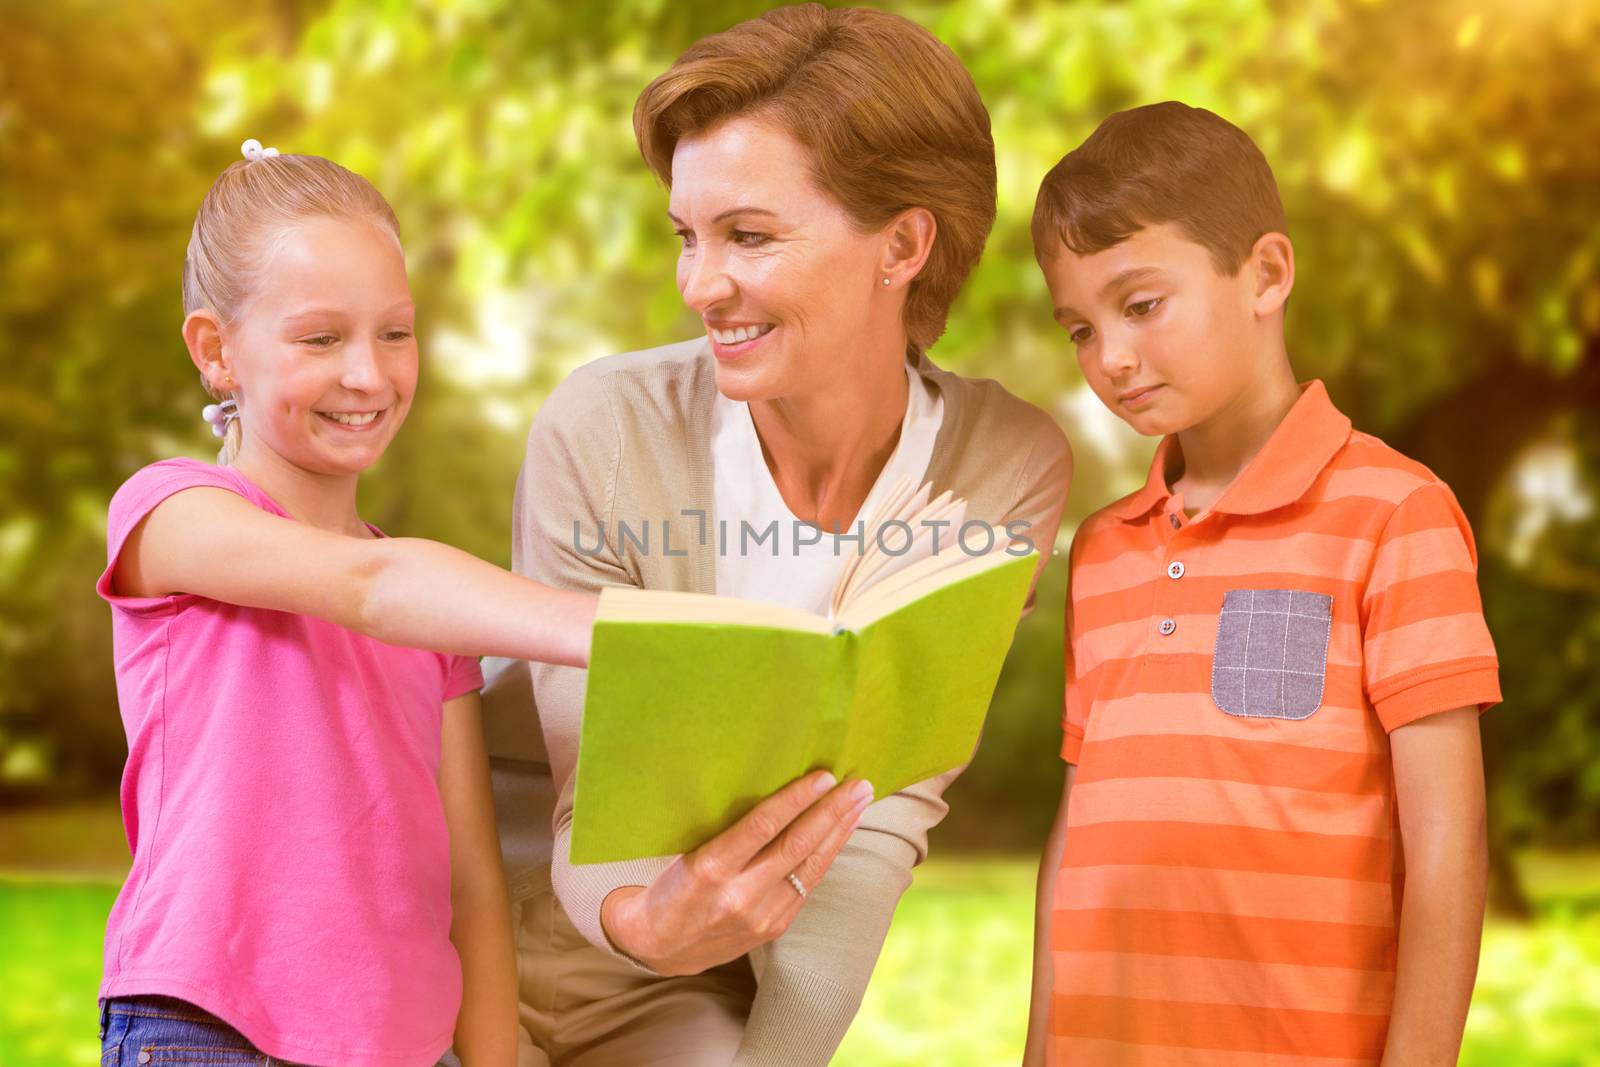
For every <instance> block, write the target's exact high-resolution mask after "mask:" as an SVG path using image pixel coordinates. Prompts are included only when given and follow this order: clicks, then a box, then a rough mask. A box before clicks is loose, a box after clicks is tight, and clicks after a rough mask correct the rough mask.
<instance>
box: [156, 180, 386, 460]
mask: <svg viewBox="0 0 1600 1067" xmlns="http://www.w3.org/2000/svg"><path fill="white" fill-rule="evenodd" d="M313 218H334V219H358V220H364V221H367V222H371V223H373V224H375V225H378V226H382V227H384V228H386V229H387V230H388V231H389V232H390V233H392V234H394V238H395V241H396V242H398V241H399V240H400V223H399V221H398V220H397V219H396V218H395V214H394V209H393V208H391V207H390V206H389V202H388V201H387V200H385V199H384V198H383V194H382V193H380V192H378V190H377V189H375V188H374V187H373V185H372V183H371V182H369V181H367V179H365V178H363V177H361V175H359V174H356V173H354V172H353V171H348V170H346V169H345V168H343V167H341V166H339V164H337V163H335V162H333V161H332V160H328V159H323V158H322V157H321V156H299V155H274V156H268V157H264V158H257V159H253V160H252V159H241V160H239V161H238V162H236V163H234V164H232V165H231V166H229V167H228V169H227V170H225V171H223V172H222V174H221V175H219V176H218V178H217V180H216V182H215V183H213V184H212V186H211V190H210V191H209V192H207V193H206V198H205V200H203V201H201V204H200V211H199V212H198V213H197V214H196V215H195V217H194V229H193V231H192V232H191V233H190V235H189V250H188V253H187V254H186V255H185V256H184V260H183V313H184V315H185V316H188V315H189V313H190V312H193V311H196V310H199V309H200V308H207V309H209V310H211V311H212V312H214V313H215V314H216V315H217V316H218V318H220V319H221V320H222V321H223V322H224V323H230V322H233V321H234V320H235V319H237V318H238V317H239V316H240V315H241V314H243V313H244V311H245V309H246V308H247V307H248V306H249V303H250V301H251V299H252V298H253V297H254V295H255V286H256V283H257V281H258V278H259V275H260V273H261V270H262V268H263V267H264V266H265V265H266V263H267V262H268V261H269V260H270V259H271V257H272V253H273V251H275V250H276V248H277V246H278V244H279V243H280V242H281V241H282V240H283V238H284V235H285V234H286V233H287V231H288V230H289V229H290V228H292V227H293V226H294V225H295V224H297V223H300V222H303V221H305V220H307V219H313ZM201 384H202V385H204V386H205V389H206V392H208V393H210V394H211V395H212V396H213V397H215V398H216V399H217V400H224V399H227V398H229V397H232V398H233V399H234V400H235V402H237V401H238V397H237V396H235V395H234V392H233V391H231V390H229V391H222V392H219V391H217V390H214V389H212V388H211V385H210V383H209V382H206V381H205V379H204V377H202V378H201ZM242 414H243V406H242V405H241V406H240V417H242ZM240 417H236V418H234V419H232V420H230V421H229V422H228V427H227V432H226V434H225V435H224V437H223V442H222V451H221V452H220V453H219V454H218V456H217V462H218V463H224V464H226V463H231V462H232V461H233V459H234V457H236V456H237V455H238V454H239V440H240V434H241V430H240Z"/></svg>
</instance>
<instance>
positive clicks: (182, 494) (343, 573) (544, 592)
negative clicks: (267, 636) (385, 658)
mask: <svg viewBox="0 0 1600 1067" xmlns="http://www.w3.org/2000/svg"><path fill="white" fill-rule="evenodd" d="M112 581H113V586H114V588H115V590H116V592H117V593H119V594H121V595H123V596H146V597H153V596H169V595H172V594H176V593H192V594H195V595H198V596H203V597H207V598H209V599H212V600H220V601H223V602H225V603H229V604H240V605H244V606H246V607H253V608H266V609H269V610H275V611H289V612H295V613H297V614H301V615H313V616H316V617H317V618H320V619H326V620H327V621H329V622H332V623H335V624H337V625H340V626H344V627H346V628H348V629H351V630H355V631H356V632H358V633H363V634H366V635H368V636H369V637H375V638H377V639H378V640H380V641H385V642H387V643H389V644H392V645H403V646H407V647H410V648H425V649H429V650H431V651H434V652H448V653H455V654H458V655H465V656H504V657H507V658H510V659H529V660H543V661H545V662H548V663H560V664H566V665H568V666H574V667H584V666H587V665H588V662H589V636H590V629H591V627H592V626H593V624H594V613H595V605H596V603H597V602H598V599H599V598H598V597H596V596H594V595H593V594H590V593H578V592H570V591H567V590H558V589H551V588H550V587H548V586H545V585H541V584H539V583H538V582H535V581H532V580H530V579H527V578H523V577H521V576H519V575H515V574H512V573H511V572H510V571H505V570H502V569H500V568H499V567H496V566H495V565H494V564H492V563H486V562H484V561H483V560H481V559H478V558H477V557H475V556H472V555H469V554H468V553H466V552H462V551H460V550H459V549H455V548H451V547H450V546H448V545H442V544H439V543H438V542H435V541H424V540H420V539H418V538H410V537H393V538H387V537H384V538H375V539H367V538H362V537H351V536H347V535H344V534H338V533H333V532H330V531H328V530H322V529H318V528H317V527H314V526H308V525H305V524H304V523H299V522H295V521H294V520H292V519H285V518H282V517H280V516H277V515H273V514H270V513H268V512H265V511H262V510H261V509H260V508H258V507H256V506H255V505H254V504H251V503H250V502H249V501H247V500H245V499H244V498H243V497H241V496H239V495H237V494H235V493H231V492H229V491H228V490H226V489H220V488H214V487H211V486H196V487H193V488H189V489H183V490H180V491H178V492H176V493H173V494H172V495H171V496H169V497H167V498H166V499H165V500H163V501H162V502H161V503H160V504H157V505H156V506H155V508H153V509H152V510H151V512H150V514H149V515H147V516H146V517H145V518H144V520H143V521H142V522H141V523H140V524H139V525H138V527H136V528H135V529H134V531H133V533H132V534H130V535H129V536H128V539H127V541H126V542H125V544H124V546H123V549H122V552H121V553H120V555H119V556H118V562H117V568H116V572H115V574H114V576H113V579H112Z"/></svg>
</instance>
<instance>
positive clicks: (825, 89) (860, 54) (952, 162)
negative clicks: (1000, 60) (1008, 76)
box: [633, 4, 995, 348]
mask: <svg viewBox="0 0 1600 1067" xmlns="http://www.w3.org/2000/svg"><path fill="white" fill-rule="evenodd" d="M735 116H759V117H762V118H772V119H775V120H776V121H777V122H779V123H780V124H781V125H782V127H783V128H784V129H785V130H786V131H787V132H788V133H789V134H790V135H791V136H792V137H794V138H795V139H796V140H798V141H799V142H800V143H801V144H803V145H804V146H805V147H806V148H807V150H809V152H810V153H811V158H812V161H813V174H814V177H815V178H816V180H817V183H818V184H819V186H820V187H821V188H822V189H824V190H826V191H827V192H828V193H829V194H831V195H832V196H833V197H835V198H836V199H837V200H838V201H839V203H840V204H841V205H843V207H844V209H845V211H846V212H847V213H848V214H849V215H850V217H851V218H852V219H853V220H854V221H855V223H856V224H857V225H858V226H860V227H861V228H863V229H868V230H870V229H876V228H877V227H880V226H883V225H886V224H887V223H888V222H889V220H891V219H893V218H894V217H895V216H896V215H898V214H899V213H900V212H902V211H905V210H908V209H910V208H916V207H921V208H926V209H927V210H928V211H929V212H931V213H932V214H933V217H934V220H935V222H936V223H937V226H938V231H937V236H936V237H935V238H934V244H933V251H932V252H931V253H930V254H929V256H928V261H927V263H926V264H925V265H924V266H923V268H922V272H921V273H920V274H919V275H918V276H917V278H916V280H915V281H913V282H912V284H911V289H910V292H909V293H908V294H907V297H906V310H905V326H906V333H907V335H908V336H909V337H910V339H911V342H912V343H913V344H914V345H916V346H918V347H919V348H927V347H928V346H929V345H931V344H932V343H933V342H934V341H935V340H937V339H938V337H939V335H940V334H942V333H943V332H944V324H945V317H946V316H947V315H948V314H949V312H950V305H951V303H953V302H954V300H955V298H956V293H958V292H959V291H960V289H961V284H962V282H964V281H966V278H967V275H968V274H969V273H971V271H972V268H973V266H975V265H976V264H977V262H978V257H979V256H980V255H982V254H983V244H984V241H985V240H986V239H987V238H988V235H989V228H990V227H991V226H992V225H993V224H994V212H995V168H994V140H993V139H992V138H991V136H990V134H989V112H988V110H987V109H985V108H984V106H983V100H982V99H981V98H980V97H979V96H978V90H977V87H976V86H974V85H973V84H972V76H971V75H969V74H968V73H967V70H966V68H965V67H963V66H962V65H961V61H960V60H959V59H957V58H956V56H955V53H953V52H951V51H950V49H949V48H948V47H946V46H945V45H944V43H943V42H941V41H940V40H939V39H938V38H937V37H935V36H934V35H933V34H931V33H929V32H928V31H927V30H925V29H923V28H922V27H921V26H918V25H917V24H916V23H914V22H911V21H909V20H907V19H904V18H901V17H900V16H898V15H890V14H888V13H886V12H882V11H872V10H869V9H866V8H837V9H834V10H831V11H830V10H827V9H825V8H823V7H822V6H821V5H820V4H803V5H799V6H795V7H780V8H777V9H775V10H772V11H769V12H767V13H766V14H764V15H761V16H760V17H758V18H754V19H750V20H749V21H746V22H741V23H739V24H738V25H737V26H734V27H732V28H731V29H728V30H724V31H723V32H722V33H716V34H712V35H711V36H710V37H706V38H703V39H702V40H700V41H698V42H696V43H695V44H694V45H692V46H691V47H690V48H689V50H688V51H686V52H684V53H683V55H681V56H679V57H678V60H677V62H676V63H674V64H673V65H672V67H671V69H669V70H668V71H667V72H666V73H665V74H662V75H661V76H660V77H659V78H657V79H656V80H655V81H653V82H651V83H650V84H649V85H648V86H646V87H645V90H644V92H642V93H640V94H639V100H638V102H637V103H636V104H635V105H634V108H633V129H634V134H635V135H636V136H637V137H638V139H639V151H640V152H641V153H643V155H644V159H645V162H646V163H647V164H649V166H650V169H651V170H652V171H654V172H655V173H656V175H657V176H658V177H659V178H660V179H661V180H662V181H663V182H665V183H667V185H668V186H669V187H670V186H671V184H672V153H673V150H674V149H675V148H676V147H677V144H678V141H679V139H680V138H683V137H688V136H692V135H694V134H697V133H701V132H704V131H705V130H708V129H710V128H711V127H712V126H714V125H716V124H717V123H719V122H722V121H724V120H726V119H730V118H734V117H735Z"/></svg>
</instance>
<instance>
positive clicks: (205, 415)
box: [200, 396, 239, 437]
mask: <svg viewBox="0 0 1600 1067" xmlns="http://www.w3.org/2000/svg"><path fill="white" fill-rule="evenodd" d="M200 417H201V418H202V419H205V420H206V421H207V422H209V423H210V424H211V435H212V436H213V437H221V436H223V435H224V434H226V433H227V432H228V423H230V422H232V421H233V420H234V419H236V418H238V417H239V404H238V402H237V401H235V400H234V399H233V397H231V396H230V397H229V398H228V399H226V400H224V401H223V402H222V403H220V404H207V405H206V406H205V407H203V408H201V409H200Z"/></svg>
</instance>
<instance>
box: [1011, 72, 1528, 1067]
mask: <svg viewBox="0 0 1600 1067" xmlns="http://www.w3.org/2000/svg"><path fill="white" fill-rule="evenodd" d="M1286 230H1287V226H1286V223H1285V221H1284V214H1283V208H1282V205H1281V203H1280V202H1279V199H1278V192H1277V187H1276V184H1275V183H1274V181H1273V178H1272V172H1271V170H1270V169H1269V168H1268V167H1267V163H1266V160H1265V159H1264V158H1263V157H1262V155H1261V152H1260V151H1259V150H1258V149H1257V148H1256V146H1255V145H1254V144H1253V143H1251V141H1250V139H1249V138H1248V137H1246V136H1245V135H1244V134H1243V133H1242V132H1241V131H1240V130H1238V129H1237V128H1235V127H1234V126H1232V125H1230V124H1229V123H1227V122H1225V121H1223V120H1222V119H1220V118H1218V117H1217V116H1216V115H1213V114H1211V113H1210V112H1208V111H1201V110H1198V109H1195V108H1190V107H1187V106H1185V105H1183V104H1179V103H1171V102H1169V103H1163V104H1155V105H1152V106H1149V107H1142V108H1136V109H1134V110H1131V111H1125V112H1122V113H1120V114H1117V115H1113V116H1112V117H1111V118H1109V119H1107V120H1106V121H1105V122H1104V123H1102V124H1101V126H1100V128H1099V129H1097V130H1096V131H1095V132H1094V134H1093V135H1092V136H1091V137H1090V138H1089V139H1088V140H1087V141H1085V142H1084V144H1083V145H1082V146H1081V147H1080V148H1078V149H1077V150H1076V151H1074V152H1072V153H1071V154H1069V155H1068V156H1067V157H1066V158H1064V159H1063V160H1062V161H1061V162H1060V163H1059V164H1057V166H1056V167H1055V168H1054V169H1053V170H1052V171H1051V172H1050V173H1049V175H1048V176H1046V178H1045V180H1044V184H1043V186H1042V188H1041V189H1040V191H1039V198H1038V203H1037V206H1036V208H1035V212H1034V221H1033V239H1034V248H1035V253H1036V255H1037V257H1038V260H1039V263H1040V266H1041V267H1042V268H1043V270H1044V273H1045V278H1046V281H1047V284H1048V286H1049V289H1050V295H1051V298H1052V303H1053V305H1054V308H1055V317H1056V319H1057V321H1058V322H1060V324H1061V325H1062V327H1063V328H1065V329H1066V331H1067V332H1068V334H1069V336H1070V337H1071V339H1072V341H1073V343H1074V345H1075V346H1076V349H1077V357H1078V362H1079V364H1080V365H1081V367H1082V368H1083V374H1084V377H1085V378H1086V379H1087V380H1088V382H1089V384H1090V386H1091V387H1092V388H1093V389H1094V391H1095V394H1096V395H1097V396H1098V397H1099V398H1100V400H1101V401H1102V402H1103V403H1104V404H1105V405H1106V406H1107V407H1109V408H1110V409H1111V410H1112V411H1114V412H1115V413H1116V414H1117V415H1119V416H1120V417H1121V418H1123V419H1124V420H1126V421H1127V422H1128V423H1129V424H1130V425H1131V426H1133V427H1134V428H1135V429H1136V430H1138V431H1139V432H1141V433H1144V434H1149V435H1156V434H1159V435H1162V436H1163V440H1162V442H1161V445H1160V447H1159V449H1158V450H1157V453H1156V458H1155V461H1154V463H1153V464H1152V466H1151V470H1150V475H1149V479H1148V481H1147V482H1146V484H1145V487H1144V488H1143V489H1141V490H1139V491H1138V492H1137V493H1134V494H1133V495H1131V496H1129V497H1126V498H1124V499H1122V500H1120V501H1118V502H1116V503H1115V504H1113V505H1111V506H1110V507H1108V508H1106V509H1104V510H1102V511H1100V512H1098V513H1097V514H1095V515H1094V516H1092V517H1091V518H1089V519H1088V520H1087V521H1086V522H1085V523H1084V524H1083V526H1082V528H1081V529H1080V530H1079V532H1078V535H1077V537H1076V539H1075V541H1074V544H1073V548H1072V560H1071V562H1072V592H1071V598H1070V603H1069V606H1068V652H1067V672H1066V673H1067V693H1066V702H1065V709H1064V729H1065V735H1066V736H1065V742H1064V744H1063V747H1062V757H1063V758H1064V759H1065V760H1066V761H1067V763H1068V764H1069V766H1068V767H1067V775H1066V786H1065V788H1064V790H1063V792H1062V796H1061V807H1060V810H1059V811H1058V813H1057V816H1056V822H1055V826H1054V828H1053V829H1052V831H1051V835H1050V841H1049V844H1048V845H1047V847H1046V852H1045V857H1044V862H1043V864H1042V865H1041V868H1040V877H1039V898H1038V907H1039V911H1038V922H1037V943H1036V946H1035V968H1034V995H1033V1005H1032V1017H1031V1019H1030V1026H1029V1036H1028V1058H1027V1062H1028V1063H1029V1064H1043V1063H1052V1064H1054V1063H1060V1064H1072V1065H1079V1064H1094V1065H1100V1064H1141V1065H1144V1064H1150V1065H1157V1064H1159V1065H1169V1064H1185V1065H1188V1064H1195V1065H1208V1067H1209V1065H1219V1067H1220V1065H1227V1067H1256V1065H1265V1064H1269V1063H1270V1064H1274V1065H1278V1064H1305V1065H1308V1067H1309V1065H1312V1064H1317V1065H1320V1067H1334V1065H1339V1067H1347V1065H1355V1064H1379V1063H1381V1064H1383V1065H1384V1067H1415V1065H1425V1064H1453V1063H1455V1062H1456V1055H1457V1051H1458V1048H1459V1045H1460V1041H1461V1031H1462V1026H1463V1023H1464V1020H1465V1017H1466V1012H1467V1003H1468V1000H1469V999H1470V997H1471V992H1472V984H1473V979H1474V977H1475V974H1476V970H1477V960H1478V940H1479V935H1480V931H1481V927H1482V919H1483V899H1484V881H1485V870H1486V859H1485V856H1486V845H1485V838H1484V796H1483V771H1482V757H1481V753H1480V750H1479V740H1478V720H1477V716H1478V714H1479V712H1480V711H1482V710H1483V709H1485V708H1487V707H1489V706H1490V705H1492V704H1494V703H1496V702H1498V700H1499V698H1500V691H1499V682H1498V678H1497V662H1496V659H1495V653H1494V646H1493V644H1492V643H1491V641H1490V638H1489V633H1488V629H1487V628H1486V626H1485V625H1484V621H1483V614H1482V609H1481V605H1480V602H1479V598H1478V590H1477V584H1476V552H1475V549H1474V546H1473V541H1472V533H1471V530H1470V529H1469V528H1468V526H1467V523H1466V520H1465V519H1464V518H1463V516H1462V514H1461V511H1460V509H1459V507H1458V506H1457V504H1456V501H1455V498H1454V496H1452V495H1451V493H1450V490H1449V489H1448V488H1446V487H1445V486H1444V484H1443V483H1441V482H1440V481H1439V480H1438V479H1437V478H1435V477H1434V476H1433V475H1432V474H1431V473H1430V472H1429V471H1428V470H1427V469H1425V468H1424V467H1422V466H1421V465H1420V464H1417V463H1415V462H1412V461H1411V460H1408V459H1406V458H1405V457H1404V456H1401V455H1399V454H1398V453H1396V452H1395V451H1393V450H1392V449H1390V448H1388V447H1387V446H1385V445H1384V444H1383V443H1382V442H1381V441H1378V440H1377V439H1376V438H1373V437H1371V436H1369V435H1367V434H1363V433H1360V432H1357V431H1352V429H1351V425H1350V420H1349V419H1347V418H1346V417H1345V416H1344V415H1342V414H1340V413H1339V411H1338V410H1337V409H1335V407H1334V406H1333V404H1332V402H1331V401H1330V400H1329V398H1328V394H1327V391H1326V390H1325V389H1324V387H1323V385H1322V383H1321V382H1317V381H1313V382H1310V383H1309V384H1306V385H1300V384H1297V383H1296V380H1295V378H1294V374H1293V371H1292V370H1291V368H1290V366H1289V360H1288V357H1287V355H1286V354H1285V350H1284V340H1283V313H1284V303H1285V301H1286V300H1287V299H1288V296H1289V291H1290V289H1291V288H1292V286H1293V284H1294V252H1293V248H1292V247H1291V245H1290V243H1289V238H1288V237H1287V236H1286ZM1069 800H1070V804H1069ZM1402 889H1403V890H1404V892H1403V893H1402Z"/></svg>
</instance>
